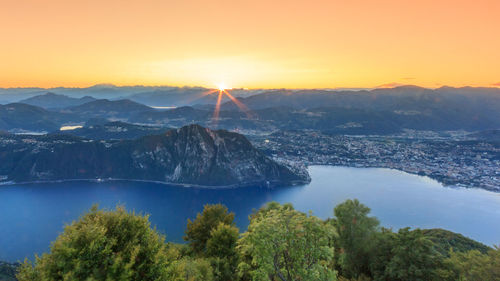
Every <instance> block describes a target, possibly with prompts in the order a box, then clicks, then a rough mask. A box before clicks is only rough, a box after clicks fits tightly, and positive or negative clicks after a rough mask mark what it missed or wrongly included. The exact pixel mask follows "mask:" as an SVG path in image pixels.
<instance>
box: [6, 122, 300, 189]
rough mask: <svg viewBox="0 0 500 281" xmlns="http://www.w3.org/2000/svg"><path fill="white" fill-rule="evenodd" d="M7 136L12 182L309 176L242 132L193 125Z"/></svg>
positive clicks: (233, 181)
mask: <svg viewBox="0 0 500 281" xmlns="http://www.w3.org/2000/svg"><path fill="white" fill-rule="evenodd" d="M7 138H10V141H3V142H0V143H1V144H2V146H3V147H0V148H2V149H1V151H2V154H1V156H2V159H4V161H2V163H0V174H1V175H8V180H13V181H16V182H23V181H39V180H42V181H48V180H64V179H96V178H102V179H107V178H117V179H134V180H151V181H160V182H167V183H175V184H189V185H200V186H214V187H216V186H242V185H259V186H278V185H292V184H299V183H306V182H308V181H309V180H310V178H309V176H308V175H307V173H297V172H292V170H290V169H289V168H287V167H285V166H283V165H281V164H278V163H276V162H274V161H273V160H271V159H269V158H268V157H266V156H265V155H264V154H263V153H261V152H260V151H258V150H257V149H255V148H254V147H253V146H252V145H251V144H250V142H249V141H248V140H247V139H246V138H245V137H244V136H243V135H240V134H237V133H231V132H227V131H223V130H220V131H212V130H209V129H206V128H203V127H201V126H198V125H190V126H186V127H183V128H180V129H177V130H171V131H168V132H167V133H165V134H162V135H151V136H145V137H142V138H140V139H137V140H131V141H117V142H105V141H89V140H84V139H81V138H78V137H72V136H56V135H53V136H40V137H34V136H10V137H9V136H7V137H3V139H4V140H5V139H7ZM26 139H29V141H28V140H26ZM27 143H28V144H29V146H28V147H27ZM21 148H24V149H21Z"/></svg>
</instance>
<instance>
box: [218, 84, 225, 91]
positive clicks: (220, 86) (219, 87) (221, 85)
mask: <svg viewBox="0 0 500 281" xmlns="http://www.w3.org/2000/svg"><path fill="white" fill-rule="evenodd" d="M217 89H219V91H224V90H226V89H227V86H226V84H225V83H219V84H217Z"/></svg>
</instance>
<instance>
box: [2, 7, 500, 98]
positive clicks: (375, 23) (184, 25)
mask: <svg viewBox="0 0 500 281" xmlns="http://www.w3.org/2000/svg"><path fill="white" fill-rule="evenodd" d="M97 83H113V84H117V85H132V84H143V85H201V86H209V87H212V86H214V85H215V84H218V83H225V84H227V85H228V86H230V87H248V88H277V87H289V88H333V87H374V86H378V85H381V84H391V85H392V83H395V85H396V84H416V85H420V86H425V87H439V86H440V85H443V84H445V85H451V86H463V85H472V86H493V84H496V83H500V1H498V0H489V1H487V0H474V1H461V0H453V1H452V0H441V1H440V0H434V1H427V0H420V1H415V0H413V1H405V0H386V1H384V0H380V1H370V0H344V1H336V0H329V1H328V0H325V1H317V0H308V1H294V0H286V1H285V0H284V1H281V0H280V1H273V0H265V1H261V0H252V1H238V0H232V1H202V0H176V1H168V0H163V1H151V0H141V1H137V0H117V1H111V0H99V1H95V0H85V1H76V0H58V1H54V0H31V1H27V0H1V3H0V87H18V86H22V87H24V86H42V87H54V86H78V87H80V86H89V85H93V84H97Z"/></svg>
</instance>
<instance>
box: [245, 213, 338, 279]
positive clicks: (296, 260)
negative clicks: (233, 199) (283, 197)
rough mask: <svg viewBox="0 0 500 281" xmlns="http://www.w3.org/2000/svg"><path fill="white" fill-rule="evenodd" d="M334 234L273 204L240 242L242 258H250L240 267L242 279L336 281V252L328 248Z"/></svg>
mask: <svg viewBox="0 0 500 281" xmlns="http://www.w3.org/2000/svg"><path fill="white" fill-rule="evenodd" d="M334 234H335V230H334V227H333V226H331V225H328V224H324V223H323V222H322V221H321V220H320V219H318V218H316V217H314V216H311V215H309V216H308V215H306V214H304V213H301V212H298V211H296V210H294V209H293V208H291V205H285V206H280V205H277V204H276V203H272V204H271V205H268V206H267V207H265V208H264V209H263V210H261V211H258V212H257V213H255V214H254V215H253V216H252V218H251V221H250V225H249V226H248V231H247V232H246V233H244V234H243V236H242V238H241V239H240V241H239V245H238V249H239V250H240V251H241V253H242V256H247V257H251V260H250V261H248V260H246V259H245V260H243V261H242V263H240V265H239V266H238V268H239V270H240V271H243V274H241V275H240V276H242V275H243V276H244V275H246V274H248V275H249V276H250V277H251V278H252V280H256V281H264V280H281V281H295V280H308V281H315V280H318V281H320V280H321V281H325V280H336V273H335V271H334V270H333V268H332V266H331V265H332V261H333V254H334V250H333V248H332V247H330V246H329V245H328V242H329V237H331V236H333V235H334ZM248 262H250V264H248ZM245 271H246V272H245Z"/></svg>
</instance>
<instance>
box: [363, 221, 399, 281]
mask: <svg viewBox="0 0 500 281" xmlns="http://www.w3.org/2000/svg"><path fill="white" fill-rule="evenodd" d="M396 235H397V234H395V233H393V232H392V230H391V229H387V228H382V229H381V231H380V232H377V233H376V234H375V238H374V241H373V245H374V246H373V247H372V252H371V255H370V272H371V276H372V277H373V280H375V281H386V280H387V278H386V276H385V269H386V267H387V264H388V263H389V262H390V261H391V259H392V257H393V256H394V254H393V252H392V250H393V248H394V246H395V243H396Z"/></svg>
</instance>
